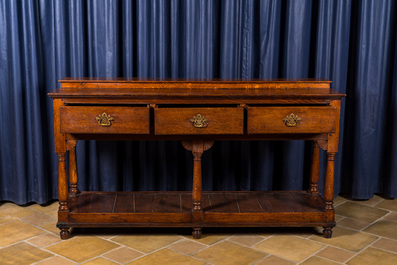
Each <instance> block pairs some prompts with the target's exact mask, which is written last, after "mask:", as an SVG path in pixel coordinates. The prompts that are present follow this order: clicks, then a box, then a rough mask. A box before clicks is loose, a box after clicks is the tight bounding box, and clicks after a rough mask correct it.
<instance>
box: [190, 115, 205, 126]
mask: <svg viewBox="0 0 397 265" xmlns="http://www.w3.org/2000/svg"><path fill="white" fill-rule="evenodd" d="M190 122H191V123H192V124H193V126H194V127H196V128H205V127H207V126H208V119H207V118H205V117H204V116H203V115H201V114H197V115H196V116H194V117H193V118H191V119H190Z"/></svg>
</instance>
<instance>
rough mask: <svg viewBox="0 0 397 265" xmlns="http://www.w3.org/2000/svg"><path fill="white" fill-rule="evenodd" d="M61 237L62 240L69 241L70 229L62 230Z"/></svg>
mask: <svg viewBox="0 0 397 265" xmlns="http://www.w3.org/2000/svg"><path fill="white" fill-rule="evenodd" d="M60 235H61V239H68V238H69V236H70V232H69V229H68V228H61V232H60Z"/></svg>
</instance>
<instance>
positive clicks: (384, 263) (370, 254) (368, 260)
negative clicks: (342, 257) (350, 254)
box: [347, 247, 397, 265]
mask: <svg viewBox="0 0 397 265" xmlns="http://www.w3.org/2000/svg"><path fill="white" fill-rule="evenodd" d="M347 264H349V265H363V264H381V265H395V264H397V254H393V253H391V252H387V251H384V250H380V249H376V248H371V247H370V248H367V249H366V250H364V251H363V252H361V253H360V254H358V255H357V256H355V257H354V258H352V259H351V260H349V261H348V262H347Z"/></svg>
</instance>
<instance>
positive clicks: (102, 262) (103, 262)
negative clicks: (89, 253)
mask: <svg viewBox="0 0 397 265" xmlns="http://www.w3.org/2000/svg"><path fill="white" fill-rule="evenodd" d="M116 264H118V263H116V262H113V261H110V260H108V259H104V258H102V257H99V258H95V259H92V260H90V261H87V262H84V263H82V264H81V265H116Z"/></svg>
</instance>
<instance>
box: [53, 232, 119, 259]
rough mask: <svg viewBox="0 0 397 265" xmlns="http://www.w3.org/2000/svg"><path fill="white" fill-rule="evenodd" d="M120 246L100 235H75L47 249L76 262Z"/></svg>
mask: <svg viewBox="0 0 397 265" xmlns="http://www.w3.org/2000/svg"><path fill="white" fill-rule="evenodd" d="M117 247H119V246H118V245H117V244H115V243H112V242H109V241H106V240H104V239H101V238H98V237H75V238H71V239H68V240H63V241H62V242H60V243H57V244H55V245H52V246H50V247H47V248H46V249H47V250H49V251H52V252H54V253H57V254H58V255H61V256H63V257H66V258H68V259H71V260H73V261H75V262H83V261H87V260H89V259H92V258H94V257H96V256H98V255H101V254H104V253H106V252H108V251H111V250H112V249H114V248H117Z"/></svg>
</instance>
